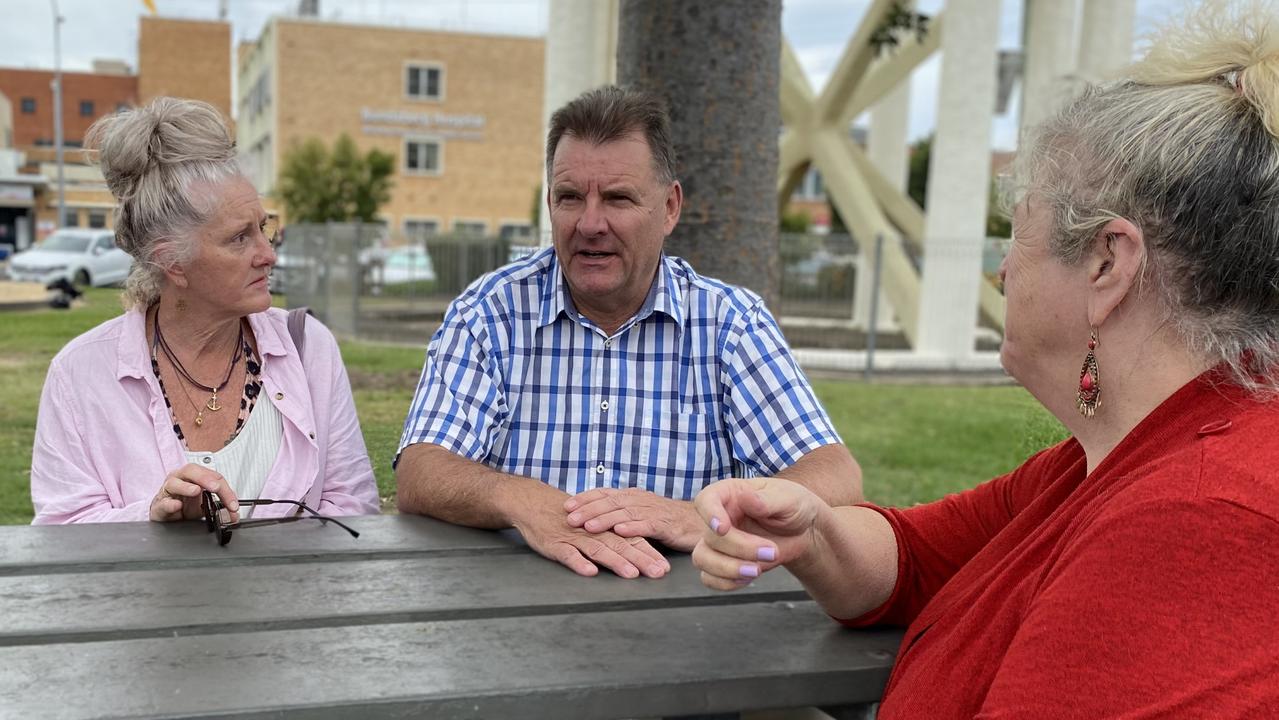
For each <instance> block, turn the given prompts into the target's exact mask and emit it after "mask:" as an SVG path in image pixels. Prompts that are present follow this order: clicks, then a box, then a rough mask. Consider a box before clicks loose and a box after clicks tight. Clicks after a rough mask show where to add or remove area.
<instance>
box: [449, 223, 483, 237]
mask: <svg viewBox="0 0 1279 720" xmlns="http://www.w3.org/2000/svg"><path fill="white" fill-rule="evenodd" d="M486 232H488V223H486V222H484V221H482V220H454V221H453V234H454V235H467V236H469V237H478V236H482V235H484V233H486Z"/></svg>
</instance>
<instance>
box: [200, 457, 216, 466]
mask: <svg viewBox="0 0 1279 720" xmlns="http://www.w3.org/2000/svg"><path fill="white" fill-rule="evenodd" d="M200 462H202V463H204V464H205V465H208V464H209V463H211V462H213V458H211V457H209V456H208V455H205V456H204V457H202V458H200Z"/></svg>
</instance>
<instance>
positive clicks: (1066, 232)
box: [1018, 0, 1279, 392]
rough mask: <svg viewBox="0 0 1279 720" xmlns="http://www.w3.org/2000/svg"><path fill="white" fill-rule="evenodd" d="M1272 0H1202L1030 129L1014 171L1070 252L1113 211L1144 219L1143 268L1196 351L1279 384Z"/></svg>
mask: <svg viewBox="0 0 1279 720" xmlns="http://www.w3.org/2000/svg"><path fill="white" fill-rule="evenodd" d="M1276 10H1277V8H1276V4H1275V2H1273V1H1267V2H1260V1H1256V2H1249V3H1232V2H1229V1H1228V0H1207V1H1206V2H1204V3H1203V5H1202V6H1201V7H1200V8H1199V9H1198V10H1197V11H1196V12H1194V13H1193V14H1191V15H1190V16H1188V17H1187V18H1185V19H1184V20H1183V22H1182V23H1181V24H1180V25H1178V26H1175V27H1167V28H1164V29H1162V30H1161V31H1160V32H1159V33H1158V34H1157V35H1156V36H1155V37H1154V39H1153V44H1152V46H1151V47H1150V49H1149V52H1148V53H1147V54H1146V56H1145V58H1144V59H1143V60H1141V61H1139V62H1138V63H1136V64H1135V65H1134V66H1133V67H1132V68H1130V70H1129V72H1128V74H1127V78H1125V79H1123V80H1120V81H1117V82H1115V83H1111V84H1108V85H1105V86H1100V87H1091V88H1088V89H1086V90H1085V91H1084V92H1083V94H1082V95H1081V96H1080V97H1078V98H1076V99H1075V100H1073V101H1072V102H1070V103H1068V104H1067V105H1066V107H1065V108H1064V109H1062V110H1061V112H1060V113H1058V114H1057V116H1056V117H1054V118H1052V119H1050V120H1048V121H1047V122H1045V123H1044V124H1042V125H1041V126H1040V127H1039V128H1037V130H1036V131H1035V132H1034V133H1032V136H1031V145H1030V148H1029V149H1028V150H1026V151H1024V152H1023V153H1021V157H1020V158H1019V159H1018V166H1019V168H1018V175H1019V178H1018V180H1019V181H1018V185H1019V186H1022V187H1024V188H1026V189H1027V192H1028V193H1029V194H1031V195H1033V196H1034V197H1035V198H1036V199H1037V200H1038V201H1041V202H1044V203H1045V204H1046V205H1047V206H1048V207H1049V208H1050V209H1051V212H1052V215H1053V229H1052V234H1051V240H1050V242H1051V244H1052V247H1053V251H1054V252H1055V254H1056V255H1057V256H1058V257H1059V258H1060V259H1061V260H1063V261H1064V262H1068V263H1076V262H1079V261H1080V259H1081V258H1082V257H1083V256H1084V254H1085V253H1086V252H1087V250H1088V249H1089V247H1091V243H1092V241H1093V239H1094V238H1095V237H1096V235H1097V233H1098V232H1099V231H1100V230H1101V228H1102V227H1104V226H1105V224H1106V223H1107V222H1109V221H1110V220H1112V219H1115V218H1120V217H1122V218H1126V219H1127V220H1129V221H1131V222H1133V223H1134V224H1136V225H1137V226H1138V227H1139V228H1141V230H1142V233H1143V236H1144V238H1145V241H1146V249H1147V258H1146V260H1147V262H1146V268H1145V272H1144V274H1143V277H1142V279H1141V280H1142V282H1143V286H1144V284H1145V283H1146V282H1149V284H1150V286H1151V287H1153V288H1154V289H1155V291H1156V292H1157V293H1158V297H1159V300H1160V302H1161V303H1163V305H1164V306H1165V308H1166V310H1167V312H1168V320H1169V323H1170V325H1171V327H1172V328H1173V329H1174V330H1175V331H1176V332H1177V333H1178V335H1179V336H1180V337H1181V338H1182V339H1183V340H1184V341H1185V342H1186V344H1187V346H1188V348H1189V349H1190V351H1191V352H1193V353H1195V354H1196V355H1199V356H1202V357H1204V358H1206V359H1208V360H1210V361H1213V362H1216V363H1225V364H1226V365H1227V366H1228V367H1229V368H1230V370H1231V380H1232V381H1233V382H1236V383H1238V384H1239V385H1241V386H1243V387H1246V388H1248V389H1250V390H1253V391H1256V392H1274V391H1277V390H1279V105H1277V104H1279V29H1277V28H1276V22H1277V17H1276V15H1277V13H1276Z"/></svg>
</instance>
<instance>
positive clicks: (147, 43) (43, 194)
mask: <svg viewBox="0 0 1279 720" xmlns="http://www.w3.org/2000/svg"><path fill="white" fill-rule="evenodd" d="M93 65H94V68H93V72H63V73H62V87H63V90H62V128H63V150H64V152H63V155H64V167H63V177H64V193H63V194H64V197H65V200H66V209H67V212H66V216H65V217H62V218H59V217H58V209H57V206H58V190H57V164H56V159H55V155H56V153H55V148H54V147H53V145H54V142H53V141H54V123H53V89H52V88H53V86H52V83H53V77H54V75H53V71H51V70H38V69H36V70H33V69H17V68H0V94H3V95H4V96H5V97H7V98H8V100H9V103H10V105H11V116H12V123H11V126H12V130H11V132H10V133H9V135H10V136H11V140H12V145H11V146H12V148H13V150H14V151H16V152H18V153H21V155H22V156H23V157H24V159H25V164H24V167H23V171H24V172H23V176H22V177H21V178H9V180H8V181H5V180H0V237H7V238H13V239H15V240H17V242H16V243H15V244H16V245H18V246H19V247H23V246H25V245H26V243H27V242H29V241H30V240H31V239H38V238H41V237H44V236H45V235H47V234H48V233H49V232H52V231H53V229H54V228H56V227H62V226H70V227H76V226H81V227H110V225H111V223H112V222H113V214H114V207H115V200H114V198H112V197H111V193H110V192H109V191H108V190H107V188H106V185H105V183H104V182H103V180H102V175H101V173H99V172H98V170H97V168H96V167H94V166H92V165H91V164H89V163H87V162H86V161H85V158H84V156H83V154H82V153H81V152H80V151H79V149H78V148H80V147H81V146H83V144H84V139H85V134H86V133H87V132H88V130H89V127H90V126H91V125H93V123H94V122H95V121H96V120H97V119H98V118H100V117H102V116H104V115H109V114H111V113H113V112H116V111H117V110H120V109H123V108H128V107H134V106H137V105H139V104H145V103H147V102H149V101H150V100H151V99H152V98H155V97H157V96H161V95H172V96H177V97H188V98H193V99H197V100H203V101H205V102H208V103H210V104H212V105H213V106H214V107H216V108H218V109H219V110H221V111H222V113H223V115H225V116H226V117H227V120H228V122H230V112H231V26H230V25H229V24H228V23H225V22H206V21H190V20H171V19H165V18H155V17H143V18H141V19H140V27H139V33H138V72H137V73H136V74H135V73H133V72H132V71H131V70H130V69H129V67H128V66H127V65H125V64H124V63H122V62H119V61H109V60H108V61H103V60H97V61H94V64H93ZM0 134H3V133H0ZM0 139H3V138H0ZM19 179H21V181H22V182H21V183H19V182H18V180H19ZM31 188H34V191H32V189H31ZM32 230H34V233H32V232H31V231H32ZM24 233H26V237H20V236H22V235H23V234H24ZM31 235H34V238H32V237H31Z"/></svg>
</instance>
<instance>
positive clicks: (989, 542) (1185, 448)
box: [845, 375, 1279, 720]
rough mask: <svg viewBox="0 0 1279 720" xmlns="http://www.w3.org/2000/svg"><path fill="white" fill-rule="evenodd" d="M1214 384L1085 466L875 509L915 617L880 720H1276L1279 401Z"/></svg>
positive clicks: (876, 614)
mask: <svg viewBox="0 0 1279 720" xmlns="http://www.w3.org/2000/svg"><path fill="white" fill-rule="evenodd" d="M1208 377H1209V376H1207V375H1205V376H1204V377H1201V378H1200V379H1197V380H1195V381H1192V382H1191V383H1189V384H1188V385H1186V386H1185V387H1183V388H1182V389H1181V390H1179V391H1177V392H1176V393H1175V394H1174V395H1173V396H1172V397H1170V398H1169V399H1168V400H1166V401H1165V402H1164V403H1163V404H1161V405H1160V406H1159V407H1158V408H1157V409H1156V410H1155V411H1154V412H1152V413H1151V414H1150V415H1149V416H1148V417H1147V418H1146V419H1145V420H1143V421H1142V422H1141V423H1140V424H1139V425H1138V426H1137V427H1136V428H1135V429H1133V431H1132V432H1131V433H1130V434H1129V435H1128V436H1127V437H1126V438H1125V439H1124V440H1123V441H1122V442H1121V443H1120V444H1119V445H1118V446H1117V447H1116V448H1115V449H1114V451H1112V452H1111V453H1110V455H1109V456H1107V457H1106V459H1105V460H1104V461H1103V462H1102V463H1101V464H1100V465H1099V466H1098V467H1097V468H1096V469H1095V470H1094V472H1093V473H1092V474H1091V475H1086V474H1085V473H1086V461H1085V458H1084V453H1083V449H1082V448H1081V447H1080V445H1079V443H1077V442H1076V441H1075V440H1073V439H1071V440H1067V441H1065V442H1063V443H1061V444H1059V445H1057V446H1055V447H1053V448H1050V449H1048V450H1045V451H1043V452H1041V453H1039V454H1038V455H1035V456H1034V457H1032V458H1031V459H1030V460H1028V461H1027V462H1026V463H1025V464H1024V465H1022V466H1021V467H1020V468H1018V469H1017V470H1015V471H1013V472H1012V473H1009V474H1008V475H1004V476H1002V477H999V478H996V479H994V480H991V481H990V482H987V483H984V484H982V485H980V486H978V487H976V488H974V489H972V490H970V491H967V492H964V493H960V494H957V495H951V496H948V497H946V498H943V499H942V500H939V501H937V502H934V503H930V504H927V505H921V506H918V507H913V508H909V509H890V508H875V509H876V510H878V511H879V512H880V513H882V514H883V515H884V517H886V518H887V519H888V521H889V522H890V523H891V524H892V526H893V530H894V531H895V533H896V535H897V549H898V568H897V569H898V578H897V585H896V588H895V589H894V591H893V594H892V596H891V597H890V598H889V600H888V601H887V602H886V603H885V604H884V605H883V606H881V607H880V608H878V609H876V610H874V611H872V612H871V613H869V614H867V615H865V616H862V617H860V618H857V619H855V620H850V621H845V622H846V624H849V625H852V626H865V625H871V624H898V625H906V626H908V627H907V631H906V634H905V636H904V638H903V640H902V645H901V650H900V652H899V655H898V658H897V664H896V667H895V668H894V669H893V673H892V676H891V678H890V679H889V683H888V687H887V690H886V692H885V696H884V700H883V705H882V707H881V710H880V713H879V717H880V719H881V720H894V719H896V718H912V719H913V718H1089V719H1092V718H1271V717H1276V718H1279V403H1276V404H1274V405H1267V404H1263V403H1259V402H1256V401H1254V400H1252V399H1250V398H1249V397H1247V396H1246V395H1245V394H1244V393H1243V392H1242V391H1240V390H1238V389H1237V388H1232V387H1228V386H1222V385H1214V384H1212V383H1211V382H1210V381H1209V380H1208V379H1207V378H1208Z"/></svg>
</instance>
